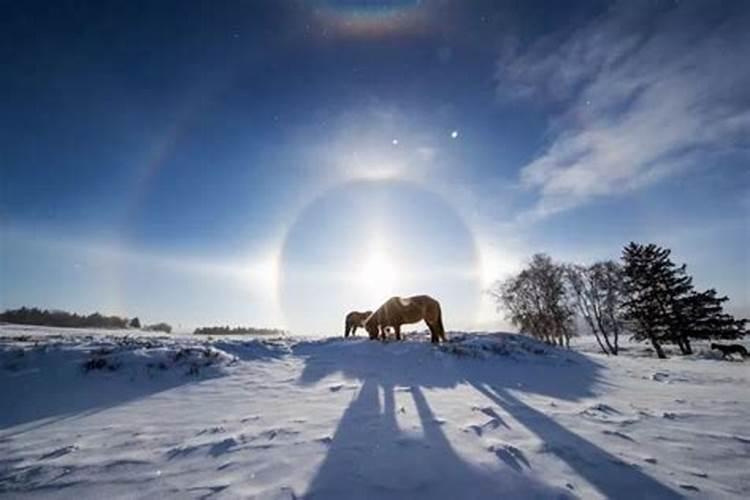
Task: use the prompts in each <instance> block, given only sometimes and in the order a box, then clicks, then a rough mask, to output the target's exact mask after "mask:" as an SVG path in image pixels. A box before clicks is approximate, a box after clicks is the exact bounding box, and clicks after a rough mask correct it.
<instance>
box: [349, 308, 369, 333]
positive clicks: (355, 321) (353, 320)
mask: <svg viewBox="0 0 750 500" xmlns="http://www.w3.org/2000/svg"><path fill="white" fill-rule="evenodd" d="M371 314H372V311H365V312H359V311H352V312H350V313H349V314H347V315H346V324H345V328H344V338H346V337H348V336H349V335H350V334H351V335H356V334H357V328H359V327H360V326H363V323H364V321H365V320H366V319H367V318H368V317H369V316H370V315H371Z"/></svg>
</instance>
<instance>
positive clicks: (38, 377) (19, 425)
mask: <svg viewBox="0 0 750 500" xmlns="http://www.w3.org/2000/svg"><path fill="white" fill-rule="evenodd" d="M211 345H212V346H214V347H217V348H220V349H221V350H223V351H225V352H227V353H228V354H231V355H233V356H235V357H236V358H238V359H241V360H250V359H255V360H267V359H276V358H279V357H281V356H283V355H285V354H287V352H286V350H285V349H282V346H276V345H275V344H266V343H264V342H261V341H224V340H219V341H216V342H214V343H212V344H211ZM60 347H62V349H60ZM73 347H75V344H71V345H60V346H47V347H44V346H42V347H40V348H37V349H35V350H32V351H29V352H28V353H27V354H26V355H25V356H27V357H28V358H29V359H27V360H26V363H27V366H26V367H25V368H24V369H22V370H18V371H11V370H8V369H3V367H2V366H0V408H2V411H1V412H0V444H1V443H3V442H5V441H7V440H8V439H10V438H12V437H14V436H18V435H21V434H24V433H26V432H29V431H32V430H34V429H38V428H41V427H45V426H47V425H51V424H53V423H57V422H62V421H65V420H68V419H72V418H83V417H87V416H90V415H93V414H96V413H99V412H101V411H105V410H108V409H111V408H114V407H117V406H119V405H122V404H126V403H131V402H134V401H137V400H139V399H144V398H147V397H149V396H152V395H154V394H158V393H160V392H163V391H167V390H170V389H174V388H176V387H179V386H182V385H186V384H191V383H197V382H202V381H205V380H209V379H212V378H217V377H221V376H223V375H222V374H221V373H219V372H217V371H214V370H211V369H209V370H208V371H205V370H203V371H202V372H201V374H200V375H198V376H193V375H189V374H187V373H184V372H185V371H186V370H187V367H174V368H170V369H169V370H166V371H162V370H159V369H158V368H153V369H151V370H150V371H148V372H143V371H141V369H142V367H137V368H133V367H129V366H127V365H125V366H121V367H119V368H118V369H117V370H115V371H111V372H110V371H108V370H106V369H105V370H93V371H90V372H88V373H84V370H83V368H82V366H83V363H84V362H85V361H86V360H87V359H89V358H90V355H91V353H92V352H94V351H95V349H85V350H75V349H73ZM159 347H162V346H159ZM66 349H67V352H66ZM123 352H127V350H125V351H123ZM2 354H5V355H6V356H7V355H8V354H9V353H8V352H7V351H6V352H5V353H2ZM2 359H3V358H0V361H2ZM6 361H7V359H6ZM0 365H2V363H0ZM133 370H136V371H133Z"/></svg>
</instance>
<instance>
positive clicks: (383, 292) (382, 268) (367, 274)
mask: <svg viewBox="0 0 750 500" xmlns="http://www.w3.org/2000/svg"><path fill="white" fill-rule="evenodd" d="M389 257H390V256H389V255H388V254H387V253H386V252H384V251H382V250H380V249H377V248H376V249H372V250H371V251H370V252H369V253H368V254H367V257H366V259H365V260H364V262H363V263H362V267H361V269H360V270H359V281H360V283H361V286H363V287H364V288H365V289H366V290H368V294H369V295H371V296H372V297H373V298H374V299H378V300H385V299H386V298H388V297H389V296H391V295H394V294H395V292H396V288H397V286H398V283H397V281H398V269H397V267H396V262H395V260H394V259H393V258H389Z"/></svg>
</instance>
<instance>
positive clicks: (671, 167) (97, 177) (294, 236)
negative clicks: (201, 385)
mask: <svg viewBox="0 0 750 500" xmlns="http://www.w3.org/2000/svg"><path fill="white" fill-rule="evenodd" d="M0 10H1V11H2V12H0V14H2V15H0V67H2V68H3V70H2V74H3V77H2V78H0V109H1V110H2V113H0V238H1V239H0V308H3V309H5V308H12V307H20V306H22V305H27V306H39V307H44V308H57V309H65V310H71V311H77V312H81V313H89V312H93V311H100V312H102V313H106V314H120V315H124V316H128V317H132V316H139V317H140V318H141V320H142V321H144V322H147V323H149V322H156V321H167V322H169V323H171V324H173V325H174V326H176V327H177V328H178V329H180V330H185V331H187V330H190V329H192V328H194V327H196V326H201V325H217V324H230V325H253V326H257V327H281V328H288V329H290V330H292V331H293V332H296V333H306V334H322V335H333V334H339V333H341V330H343V319H344V315H345V314H346V313H347V312H348V311H350V310H366V309H375V308H377V307H378V306H379V305H380V304H381V303H382V302H383V301H384V300H385V299H387V298H388V297H390V296H391V295H404V296H406V295H412V294H418V293H427V294H430V295H432V296H434V297H435V298H437V299H438V300H440V302H441V303H442V304H443V313H444V316H445V323H446V327H447V328H448V329H494V328H508V324H507V322H506V320H505V319H504V317H503V315H502V313H498V312H497V311H496V308H495V305H494V304H493V303H492V302H491V300H490V298H489V296H488V295H487V294H486V293H484V292H485V291H486V290H487V288H489V287H490V286H491V285H492V283H493V282H494V281H495V280H497V279H502V278H504V277H507V276H509V275H510V274H511V273H513V272H515V271H518V270H519V269H520V268H521V267H522V266H523V265H524V263H525V262H526V261H528V259H529V258H530V256H531V255H533V254H534V253H537V252H545V253H548V254H549V255H551V256H552V257H553V258H554V259H556V260H560V261H565V262H577V263H591V262H594V261H596V260H599V259H610V258H612V259H617V258H619V255H620V253H621V250H622V247H623V246H624V245H625V244H627V243H628V242H630V241H638V242H643V243H647V242H654V243H657V244H659V245H662V246H666V247H668V248H671V249H672V250H673V257H674V260H675V261H677V262H678V263H682V262H684V263H686V264H687V265H688V271H689V272H690V273H691V274H692V275H693V276H694V278H695V284H696V286H697V287H698V288H710V287H713V288H716V289H717V290H718V291H719V293H721V294H726V295H728V296H729V297H730V299H731V300H730V302H729V303H728V309H729V310H730V311H731V312H733V313H735V314H737V315H740V316H744V317H748V316H750V285H749V284H750V169H749V168H748V164H749V163H750V64H748V63H747V61H748V60H750V30H748V29H747V26H750V5H748V4H747V2H742V1H734V2H728V1H698V0H696V1H660V0H655V1H648V2H639V1H628V2H604V1H585V2H535V1H531V2H526V1H523V2H522V1H507V2H502V1H450V0H421V1H420V0H381V1H378V0H310V1H281V0H279V1H263V0H258V1H253V2H246V1H237V2H230V1H220V2H198V1H196V2H183V1H169V0H164V1H160V2H141V1H133V2H122V1H118V2H110V1H96V2H81V1H73V2H68V1H60V2H34V1H29V2H4V3H2V5H0Z"/></svg>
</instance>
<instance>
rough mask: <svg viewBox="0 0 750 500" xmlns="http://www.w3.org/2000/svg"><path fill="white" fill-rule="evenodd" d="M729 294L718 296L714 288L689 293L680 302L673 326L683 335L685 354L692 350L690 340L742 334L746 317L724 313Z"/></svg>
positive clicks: (731, 337)
mask: <svg viewBox="0 0 750 500" xmlns="http://www.w3.org/2000/svg"><path fill="white" fill-rule="evenodd" d="M727 300H729V299H728V297H717V293H716V290H714V289H710V290H706V291H705V292H700V293H697V292H692V293H691V294H690V295H688V296H686V297H684V298H683V299H682V300H681V301H680V304H679V305H680V307H679V312H680V314H679V316H677V317H676V318H675V325H674V328H675V329H676V330H679V331H680V333H681V334H682V335H683V337H684V343H685V345H686V350H687V353H686V354H690V353H692V348H691V346H690V339H691V338H692V339H702V340H705V339H736V338H739V337H741V336H743V335H745V333H746V331H745V324H746V323H747V320H745V319H739V320H738V319H735V318H734V317H733V316H732V315H731V314H727V313H725V312H724V308H723V306H722V304H723V303H724V302H726V301H727Z"/></svg>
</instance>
